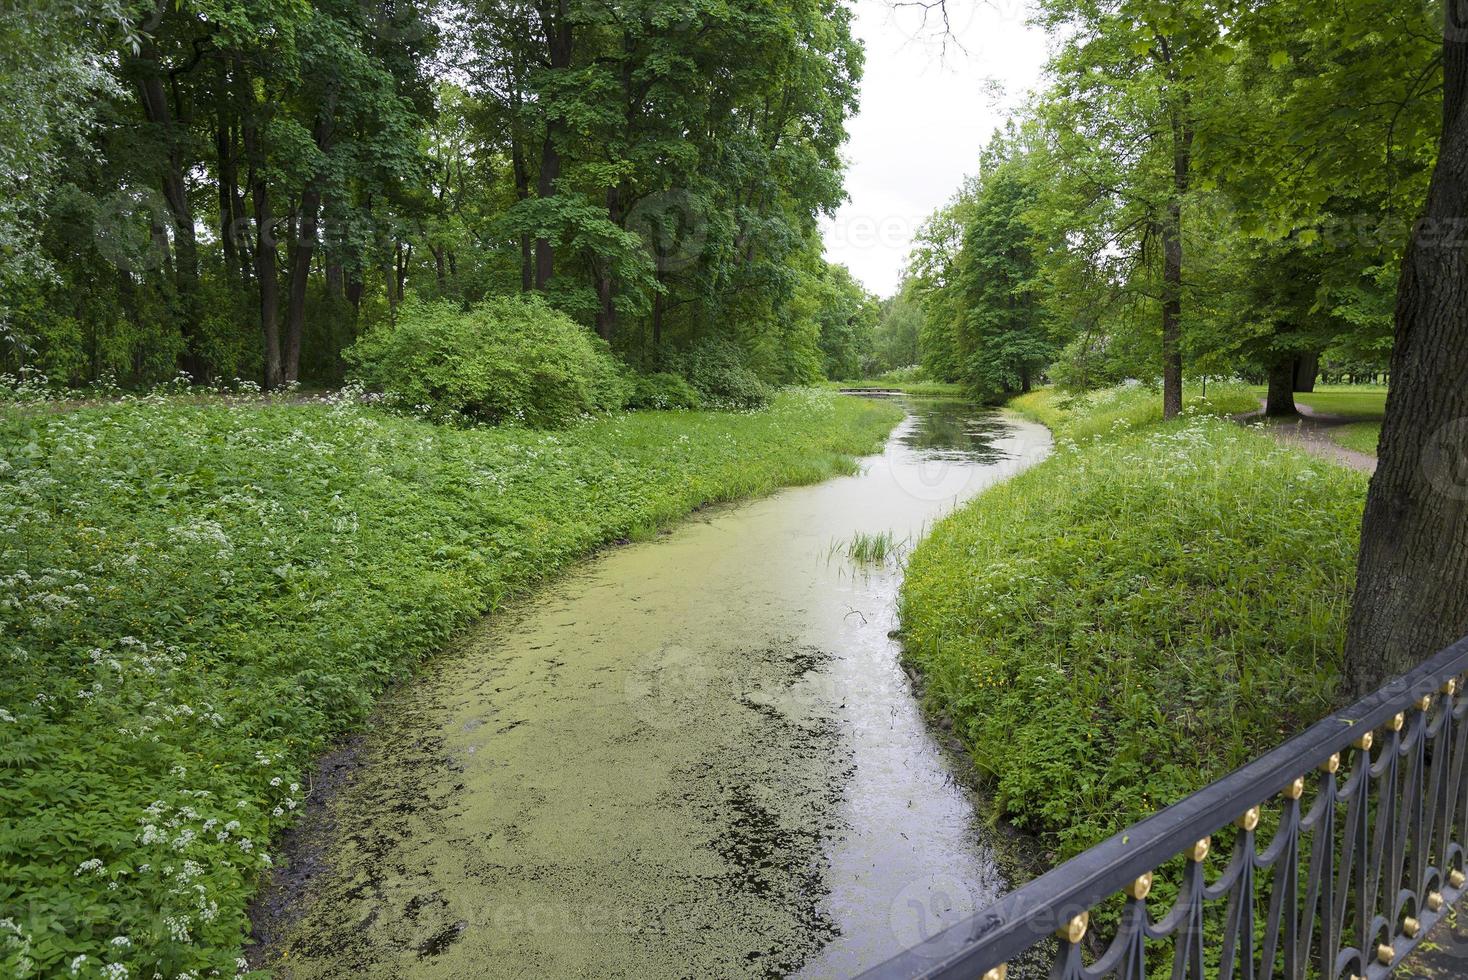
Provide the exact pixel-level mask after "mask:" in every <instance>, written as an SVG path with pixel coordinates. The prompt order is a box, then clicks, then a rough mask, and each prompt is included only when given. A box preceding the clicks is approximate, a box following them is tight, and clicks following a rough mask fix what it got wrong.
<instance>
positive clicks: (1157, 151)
mask: <svg viewBox="0 0 1468 980" xmlns="http://www.w3.org/2000/svg"><path fill="white" fill-rule="evenodd" d="M1231 7H1232V3H1231V2H1230V0H1042V2H1041V3H1040V10H1041V19H1042V21H1043V23H1044V24H1045V25H1046V26H1047V27H1048V28H1049V29H1050V30H1051V31H1054V32H1057V33H1058V34H1060V36H1062V37H1063V38H1064V39H1065V41H1064V45H1063V47H1062V49H1061V51H1060V53H1059V54H1058V56H1057V57H1056V58H1055V59H1054V60H1053V61H1052V65H1051V69H1052V72H1053V73H1054V74H1055V76H1056V84H1055V86H1054V87H1053V88H1052V89H1051V90H1050V91H1049V92H1048V93H1047V94H1046V98H1045V102H1044V107H1043V109H1042V112H1043V114H1044V116H1045V118H1046V122H1047V124H1048V125H1049V127H1050V129H1051V131H1052V132H1054V133H1055V134H1056V141H1057V150H1058V153H1057V160H1058V161H1060V162H1061V163H1062V164H1063V165H1064V166H1065V168H1066V172H1067V174H1068V177H1069V179H1070V180H1072V181H1075V182H1077V183H1078V184H1079V185H1081V186H1082V187H1084V188H1085V189H1086V193H1085V197H1084V198H1083V206H1084V207H1085V208H1086V209H1087V210H1090V211H1091V212H1092V213H1093V215H1094V218H1093V220H1097V221H1102V222H1104V224H1105V225H1106V226H1107V227H1108V231H1109V233H1108V234H1107V235H1106V236H1104V239H1105V241H1106V245H1105V247H1106V248H1111V249H1116V248H1125V249H1128V250H1129V251H1131V252H1132V254H1133V260H1134V262H1135V263H1136V264H1137V265H1138V266H1141V265H1143V264H1144V263H1145V262H1146V261H1147V260H1148V259H1149V258H1150V254H1149V246H1151V245H1152V244H1153V243H1157V245H1158V246H1159V249H1158V250H1159V251H1160V253H1161V255H1160V262H1159V263H1158V264H1159V265H1160V270H1159V274H1158V290H1157V295H1156V301H1157V308H1158V310H1159V312H1160V317H1161V323H1160V338H1161V365H1160V368H1161V372H1160V373H1161V375H1162V387H1163V415H1164V417H1166V418H1173V417H1174V416H1176V415H1177V414H1178V413H1179V412H1180V411H1181V410H1182V382H1183V345H1184V339H1183V317H1184V307H1185V300H1186V295H1185V293H1186V280H1185V260H1186V254H1185V249H1184V239H1183V231H1184V217H1185V208H1186V206H1187V203H1188V201H1189V196H1190V194H1191V192H1192V191H1193V183H1194V179H1195V176H1196V175H1195V168H1194V152H1195V147H1196V143H1197V141H1198V138H1199V126H1200V120H1201V119H1203V118H1204V117H1205V115H1206V104H1207V103H1208V101H1209V99H1210V98H1211V96H1212V94H1213V93H1214V91H1215V88H1216V84H1217V75H1218V71H1219V68H1220V65H1221V64H1222V62H1223V59H1224V57H1226V56H1225V55H1224V52H1225V51H1227V50H1228V42H1227V39H1226V38H1225V37H1224V35H1223V32H1222V28H1223V25H1224V24H1226V23H1227V21H1228V14H1229V11H1230V8H1231ZM1103 216H1104V217H1103Z"/></svg>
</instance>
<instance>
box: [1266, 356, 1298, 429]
mask: <svg viewBox="0 0 1468 980" xmlns="http://www.w3.org/2000/svg"><path fill="white" fill-rule="evenodd" d="M1264 414H1265V415H1268V416H1271V417H1272V418H1288V417H1289V416H1292V415H1299V414H1300V410H1299V409H1298V408H1296V407H1295V359H1294V357H1292V356H1291V355H1289V354H1281V355H1279V356H1278V359H1277V360H1276V361H1275V362H1274V365H1273V366H1272V367H1271V368H1270V369H1269V395H1268V397H1267V398H1266V399H1265V402H1264Z"/></svg>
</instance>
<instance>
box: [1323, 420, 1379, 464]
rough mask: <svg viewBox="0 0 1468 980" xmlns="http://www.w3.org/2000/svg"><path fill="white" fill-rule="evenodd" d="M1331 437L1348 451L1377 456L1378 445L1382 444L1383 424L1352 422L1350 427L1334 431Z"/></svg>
mask: <svg viewBox="0 0 1468 980" xmlns="http://www.w3.org/2000/svg"><path fill="white" fill-rule="evenodd" d="M1330 437H1331V438H1332V439H1334V440H1335V441H1336V442H1338V443H1340V444H1341V445H1342V446H1345V447H1346V448H1347V449H1353V450H1355V451H1356V452H1358V453H1366V454H1367V455H1368V456H1375V455H1376V447H1377V444H1378V443H1380V442H1381V423H1380V422H1352V423H1351V424H1350V425H1343V426H1341V427H1340V428H1338V429H1332V430H1331V432H1330Z"/></svg>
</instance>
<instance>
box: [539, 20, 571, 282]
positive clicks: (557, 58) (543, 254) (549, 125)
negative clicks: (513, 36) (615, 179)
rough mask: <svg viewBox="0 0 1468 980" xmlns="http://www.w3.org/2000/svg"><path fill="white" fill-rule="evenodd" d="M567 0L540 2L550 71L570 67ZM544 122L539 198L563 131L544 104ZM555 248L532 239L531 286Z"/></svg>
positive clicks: (548, 268)
mask: <svg viewBox="0 0 1468 980" xmlns="http://www.w3.org/2000/svg"><path fill="white" fill-rule="evenodd" d="M569 6H570V4H569V0H554V2H552V3H541V4H540V11H541V23H542V25H544V28H545V42H546V49H547V53H548V54H549V56H550V57H549V59H548V60H549V63H550V67H551V70H552V71H561V70H564V69H567V68H570V67H571V54H572V41H573V36H572V32H571V31H572V29H571V18H570V16H569V9H568V8H569ZM547 112H548V113H549V115H547V117H546V122H545V143H544V148H543V149H542V152H541V155H540V180H539V183H538V184H537V185H536V192H537V193H538V194H539V195H540V197H541V198H542V199H546V198H550V197H554V196H555V193H556V181H558V180H560V178H561V148H560V141H561V140H562V139H563V138H564V136H565V132H566V121H565V119H563V118H562V117H560V116H559V115H556V114H555V110H554V109H551V108H548V109H547ZM555 267H556V250H555V246H554V245H552V244H551V242H550V240H549V239H545V238H539V239H536V241H535V288H536V289H538V290H540V291H542V292H544V291H545V289H546V287H547V286H548V285H549V283H550V281H551V279H552V278H553V277H554V276H555V274H556V268H555Z"/></svg>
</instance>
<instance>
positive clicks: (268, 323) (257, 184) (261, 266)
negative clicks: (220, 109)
mask: <svg viewBox="0 0 1468 980" xmlns="http://www.w3.org/2000/svg"><path fill="white" fill-rule="evenodd" d="M242 132H243V134H244V143H245V156H246V157H247V158H248V159H249V164H250V173H249V184H250V197H251V199H252V201H253V202H254V210H255V281H256V283H257V284H258V286H259V289H260V335H261V341H262V346H263V352H264V363H265V377H264V382H265V387H266V388H267V389H271V390H273V389H275V388H279V387H280V384H281V380H282V379H281V369H280V320H279V318H280V282H279V281H278V280H277V278H276V271H275V266H276V259H277V256H276V254H275V214H274V212H273V211H272V210H271V205H270V183H269V181H268V180H267V179H266V176H265V167H264V157H263V156H262V155H261V146H260V136H259V132H258V129H257V124H256V122H255V120H253V119H246V120H245V122H244V125H243V127H242Z"/></svg>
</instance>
